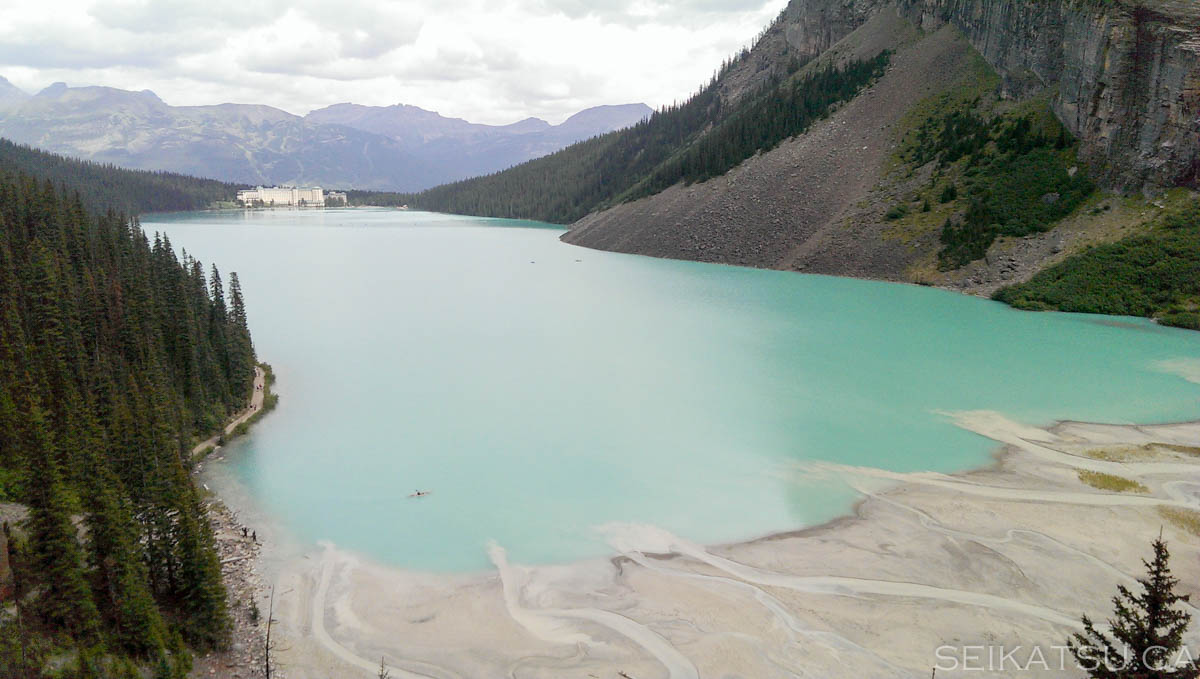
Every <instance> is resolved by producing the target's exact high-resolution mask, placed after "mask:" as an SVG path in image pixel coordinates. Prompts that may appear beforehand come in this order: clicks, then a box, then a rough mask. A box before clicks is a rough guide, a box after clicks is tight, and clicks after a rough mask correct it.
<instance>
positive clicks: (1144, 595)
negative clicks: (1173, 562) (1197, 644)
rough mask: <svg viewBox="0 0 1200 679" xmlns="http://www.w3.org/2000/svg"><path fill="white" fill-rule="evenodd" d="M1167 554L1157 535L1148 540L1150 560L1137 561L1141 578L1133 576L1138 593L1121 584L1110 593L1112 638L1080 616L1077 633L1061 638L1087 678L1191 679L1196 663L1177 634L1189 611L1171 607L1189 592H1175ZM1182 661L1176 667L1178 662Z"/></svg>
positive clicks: (1196, 670) (1197, 673)
mask: <svg viewBox="0 0 1200 679" xmlns="http://www.w3.org/2000/svg"><path fill="white" fill-rule="evenodd" d="M1170 556H1171V555H1170V553H1169V552H1167V545H1166V543H1165V542H1163V539H1162V536H1161V535H1160V536H1159V537H1158V539H1157V540H1155V541H1154V560H1153V561H1152V562H1147V561H1145V560H1142V563H1143V564H1144V565H1145V567H1146V577H1145V578H1140V579H1138V583H1139V584H1140V585H1141V588H1142V592H1141V593H1140V594H1138V595H1134V594H1133V593H1132V592H1130V591H1129V589H1128V588H1127V587H1125V586H1124V585H1118V586H1117V596H1114V597H1113V600H1112V601H1113V608H1114V611H1113V612H1114V617H1113V618H1112V619H1110V620H1109V624H1110V626H1111V627H1112V636H1111V637H1110V636H1109V635H1107V634H1104V633H1102V632H1099V631H1097V630H1096V627H1095V625H1094V624H1093V622H1092V621H1091V619H1089V618H1088V616H1086V615H1085V616H1083V629H1084V631H1083V633H1082V634H1080V633H1078V632H1077V633H1075V634H1074V635H1072V637H1071V639H1069V640H1068V641H1067V645H1068V647H1069V648H1070V649H1071V653H1073V654H1074V655H1075V658H1076V660H1078V661H1079V665H1080V667H1082V668H1083V669H1085V670H1086V671H1087V672H1088V674H1089V676H1091V677H1092V678H1093V679H1196V678H1197V677H1200V667H1198V666H1197V664H1196V663H1195V662H1194V661H1192V660H1191V658H1190V656H1188V655H1187V654H1186V653H1181V651H1182V649H1183V634H1184V632H1185V631H1186V630H1187V627H1188V623H1189V622H1191V614H1189V613H1187V612H1185V611H1182V610H1179V609H1177V608H1176V606H1177V605H1178V604H1181V603H1182V604H1186V603H1187V602H1188V600H1189V596H1188V595H1186V594H1177V593H1176V592H1175V587H1176V586H1177V585H1178V584H1179V579H1178V578H1176V577H1174V576H1172V575H1171V568H1170V563H1169V562H1170ZM1181 659H1182V660H1183V661H1185V662H1186V665H1180V666H1176V665H1175V663H1176V662H1177V661H1178V660H1181Z"/></svg>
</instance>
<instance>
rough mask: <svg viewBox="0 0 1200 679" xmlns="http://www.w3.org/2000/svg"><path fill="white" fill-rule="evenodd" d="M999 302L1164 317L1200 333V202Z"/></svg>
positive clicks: (1002, 294) (1009, 291)
mask: <svg viewBox="0 0 1200 679" xmlns="http://www.w3.org/2000/svg"><path fill="white" fill-rule="evenodd" d="M993 298H994V299H997V300H999V301H1001V302H1005V303H1006V304H1010V305H1012V306H1014V307H1017V308H1020V309H1032V310H1045V309H1056V310H1060V311H1075V312H1082V313H1093V314H1115V315H1123V316H1145V317H1153V316H1160V317H1161V318H1160V320H1161V322H1162V323H1164V324H1166V325H1175V326H1179V327H1184V328H1190V329H1200V314H1198V313H1197V312H1195V311H1191V309H1194V308H1195V304H1196V302H1197V301H1198V300H1200V200H1196V201H1193V202H1192V203H1191V204H1190V205H1188V206H1187V207H1185V208H1183V209H1181V210H1179V211H1177V212H1173V213H1171V214H1170V215H1168V216H1167V217H1166V218H1165V219H1164V220H1163V224H1162V225H1161V226H1160V227H1158V228H1155V229H1152V230H1151V231H1149V232H1147V233H1144V234H1139V235H1136V236H1129V237H1127V238H1124V239H1122V240H1120V241H1117V242H1115V243H1108V244H1105V245H1099V246H1096V247H1093V248H1091V249H1089V250H1086V251H1084V252H1082V253H1079V254H1077V255H1074V256H1071V257H1068V258H1067V259H1065V260H1063V261H1062V262H1060V263H1058V264H1056V265H1055V266H1052V267H1050V268H1048V269H1046V270H1044V271H1042V272H1040V273H1038V274H1037V275H1036V276H1034V277H1033V278H1032V279H1030V280H1029V281H1028V282H1026V283H1022V284H1020V285H1014V286H1011V287H1007V288H1003V289H1001V290H999V291H998V292H997V293H996V294H995V295H993Z"/></svg>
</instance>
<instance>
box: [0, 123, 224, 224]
mask: <svg viewBox="0 0 1200 679" xmlns="http://www.w3.org/2000/svg"><path fill="white" fill-rule="evenodd" d="M0 168H3V169H4V170H6V171H7V172H10V173H21V174H25V175H29V176H36V177H39V178H41V179H42V180H45V181H49V182H51V183H53V184H54V185H55V186H66V187H70V189H69V190H70V191H71V192H74V193H78V194H79V198H80V201H81V202H82V204H83V205H84V206H85V207H87V208H88V209H89V210H91V211H93V212H97V213H103V212H107V211H108V210H115V211H117V212H124V213H126V214H131V215H132V214H139V213H142V212H172V211H183V210H203V209H206V208H210V207H213V206H214V205H216V204H218V203H222V202H229V201H233V200H234V199H235V198H236V197H237V191H238V189H239V188H244V187H242V186H239V185H237V184H229V183H226V182H220V181H216V180H213V179H200V178H198V177H191V176H188V175H183V174H176V173H174V172H151V171H146V170H126V169H122V168H119V167H115V166H113V165H104V164H100V163H94V162H91V161H87V160H77V159H75V158H68V157H66V156H61V155H58V154H56V153H48V152H46V151H39V150H37V149H34V148H31V147H29V146H24V145H21V144H16V143H13V142H11V141H9V140H7V139H0Z"/></svg>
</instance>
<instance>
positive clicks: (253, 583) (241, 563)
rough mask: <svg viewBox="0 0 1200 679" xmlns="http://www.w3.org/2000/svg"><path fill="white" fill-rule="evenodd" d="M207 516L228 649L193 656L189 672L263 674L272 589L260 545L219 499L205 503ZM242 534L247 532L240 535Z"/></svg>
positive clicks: (236, 677) (242, 678)
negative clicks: (225, 608)
mask: <svg viewBox="0 0 1200 679" xmlns="http://www.w3.org/2000/svg"><path fill="white" fill-rule="evenodd" d="M208 518H209V521H210V522H211V524H212V530H213V536H214V537H215V538H216V542H217V554H218V556H219V557H220V559H221V577H222V579H223V580H224V582H225V592H226V602H227V605H228V607H229V618H230V621H231V622H232V629H231V630H230V643H229V647H228V649H226V650H223V651H218V652H215V653H209V654H207V655H204V656H197V657H196V659H195V662H194V665H193V669H192V676H193V677H229V678H230V679H251V678H252V677H266V662H265V653H266V647H267V615H268V611H269V610H270V593H271V590H270V587H269V586H268V585H267V584H266V582H265V580H264V578H263V575H262V571H261V563H260V554H261V551H262V543H261V542H259V541H258V540H257V539H255V538H254V537H253V535H254V533H253V529H252V528H250V527H248V526H246V525H244V524H243V523H242V522H241V521H239V520H238V515H237V512H235V511H233V510H231V509H230V508H229V507H227V506H226V505H225V504H224V503H222V502H221V501H219V500H213V501H212V502H210V503H209V505H208ZM243 533H245V534H246V535H245V536H243ZM256 612H257V614H256ZM271 676H272V677H280V678H282V677H284V676H285V675H284V673H283V672H281V671H279V670H278V669H276V668H272V671H271Z"/></svg>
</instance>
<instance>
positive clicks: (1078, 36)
mask: <svg viewBox="0 0 1200 679" xmlns="http://www.w3.org/2000/svg"><path fill="white" fill-rule="evenodd" d="M888 4H890V3H888V2H884V1H883V0H793V1H792V2H791V3H790V4H789V5H788V6H787V8H786V9H785V10H784V11H783V12H782V13H781V14H780V16H779V18H778V20H776V21H775V22H774V23H773V24H772V25H771V27H770V28H768V29H767V30H766V31H765V32H764V33H763V35H762V38H761V40H760V41H759V43H758V44H757V45H756V47H755V49H754V50H753V52H752V53H751V54H750V55H749V58H748V59H745V60H744V61H743V62H741V63H739V64H738V66H737V68H735V69H734V71H733V72H731V73H730V74H728V75H727V76H726V78H725V79H724V82H723V83H722V92H723V93H724V94H725V95H726V96H727V97H729V96H730V95H732V96H733V97H734V98H736V97H737V96H739V95H740V94H741V93H742V92H745V91H748V90H749V88H750V87H752V86H753V85H755V84H757V83H758V82H761V80H763V79H765V77H766V75H765V74H766V73H767V71H768V65H769V63H770V62H772V61H774V62H776V63H778V61H780V60H781V59H787V58H791V57H796V58H801V59H807V58H812V57H815V56H817V55H819V54H821V53H822V52H824V51H825V50H826V49H828V48H829V47H831V46H832V45H834V44H835V43H837V42H838V41H839V40H841V39H842V38H844V37H846V36H847V35H849V34H850V33H851V32H853V31H854V30H855V29H857V28H858V27H859V26H861V25H862V24H864V23H865V22H866V21H867V19H869V18H870V17H871V16H873V15H874V14H875V13H876V12H878V11H879V10H880V9H882V8H883V7H885V6H887V5H888ZM897 4H898V6H899V10H900V12H901V14H902V15H904V16H905V17H907V18H908V19H910V20H912V21H913V22H914V23H915V24H917V25H919V26H921V27H923V28H925V29H927V30H935V29H937V28H938V27H940V26H942V25H944V24H945V23H953V24H954V25H955V26H956V27H957V28H958V29H959V30H961V31H962V32H963V33H964V34H965V35H966V37H967V40H968V41H970V43H971V45H972V46H974V47H975V49H976V50H978V51H979V52H980V53H981V54H982V55H983V56H984V58H985V59H986V60H987V61H988V63H989V64H991V65H992V67H993V68H995V69H996V70H997V71H999V72H1000V74H1001V75H1002V76H1004V79H1005V86H1006V89H1007V90H1008V93H1009V94H1013V95H1017V96H1020V95H1025V94H1029V93H1030V92H1032V91H1036V90H1041V89H1043V88H1050V90H1051V92H1052V95H1053V99H1052V101H1053V107H1054V111H1055V113H1056V114H1057V115H1058V117H1059V118H1060V119H1061V120H1062V122H1063V123H1064V124H1065V125H1066V126H1067V128H1068V129H1069V130H1071V132H1072V133H1073V134H1075V135H1076V136H1077V137H1079V138H1080V140H1081V141H1082V146H1083V156H1084V158H1085V159H1086V160H1087V161H1088V162H1089V163H1090V164H1091V165H1092V167H1093V171H1094V173H1095V174H1096V177H1097V179H1099V180H1100V181H1101V182H1102V183H1103V184H1105V185H1106V186H1108V187H1109V188H1113V189H1118V190H1122V191H1136V190H1139V189H1144V188H1157V187H1166V186H1179V185H1186V186H1197V185H1198V183H1200V0H898V3H897Z"/></svg>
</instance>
